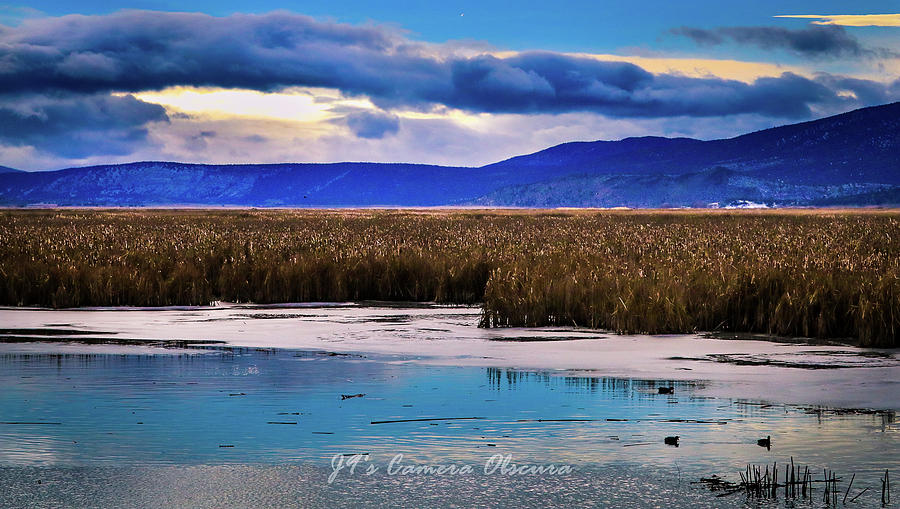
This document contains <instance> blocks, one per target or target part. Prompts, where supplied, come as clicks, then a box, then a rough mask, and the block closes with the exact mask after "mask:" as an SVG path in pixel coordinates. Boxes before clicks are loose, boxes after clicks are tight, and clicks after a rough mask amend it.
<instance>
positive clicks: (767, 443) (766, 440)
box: [756, 435, 772, 450]
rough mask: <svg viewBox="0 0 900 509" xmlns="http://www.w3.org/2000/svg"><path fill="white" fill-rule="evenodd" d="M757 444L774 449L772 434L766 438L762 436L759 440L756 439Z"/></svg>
mask: <svg viewBox="0 0 900 509" xmlns="http://www.w3.org/2000/svg"><path fill="white" fill-rule="evenodd" d="M756 445H758V446H760V447H765V448H766V449H768V450H771V449H772V437H771V435H770V436H767V437H766V438H760V439H759V440H757V441H756Z"/></svg>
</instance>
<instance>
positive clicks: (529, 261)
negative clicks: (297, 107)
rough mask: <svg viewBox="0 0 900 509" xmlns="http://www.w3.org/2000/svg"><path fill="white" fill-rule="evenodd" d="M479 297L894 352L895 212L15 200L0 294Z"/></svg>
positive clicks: (575, 317) (568, 319)
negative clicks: (56, 204)
mask: <svg viewBox="0 0 900 509" xmlns="http://www.w3.org/2000/svg"><path fill="white" fill-rule="evenodd" d="M214 300H224V301H233V302H257V303H272V302H301V301H352V300H397V301H402V300H406V301H435V302H442V303H465V304H472V303H478V302H483V317H482V321H481V325H482V326H485V327H497V326H546V325H551V326H552V325H578V326H586V327H594V328H602V329H609V330H614V331H620V332H629V333H634V332H641V333H675V332H692V331H710V330H727V331H735V332H737V331H745V332H762V333H771V334H778V335H792V336H810V337H821V338H850V339H855V340H857V341H858V342H859V343H860V344H863V345H870V346H897V345H898V344H900V341H898V332H900V214H898V213H897V212H893V211H824V212H814V211H787V212H747V211H744V212H725V211H718V212H687V211H623V212H618V211H468V210H462V211H415V210H344V211H278V210H259V211H233V210H221V211H212V210H183V211H173V210H106V211H89V210H42V211H18V210H10V211H4V212H2V213H0V304H4V305H15V306H23V305H37V306H48V307H57V308H59V307H72V306H108V305H113V306H116V305H137V306H163V305H200V304H207V303H209V302H211V301H214Z"/></svg>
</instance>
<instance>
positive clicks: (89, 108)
mask: <svg viewBox="0 0 900 509" xmlns="http://www.w3.org/2000/svg"><path fill="white" fill-rule="evenodd" d="M898 100H900V1H897V0H893V1H864V0H863V1H858V2H852V3H848V2H846V1H815V2H813V1H779V2H775V1H767V0H766V1H756V2H740V3H738V2H720V1H717V2H712V1H695V2H672V1H670V0H667V1H662V0H643V1H635V2H608V1H598V0H593V1H565V0H563V1H560V2H549V3H548V2H537V1H533V0H523V1H520V2H516V3H514V4H513V3H510V2H495V1H492V0H480V1H470V0H463V1H459V2H455V3H448V2H423V1H421V0H420V1H412V0H407V1H389V0H385V1H380V2H371V1H361V0H345V1H335V0H331V1H328V2H317V1H307V2H302V1H301V2H283V1H278V0H258V1H255V2H252V5H249V6H248V5H247V2H236V1H233V0H217V1H212V0H209V1H193V2H192V1H180V2H175V1H168V0H145V1H141V2H109V1H100V0H88V1H79V2H71V1H59V0H31V1H30V2H29V3H28V5H23V4H5V5H0V165H3V166H9V167H13V168H19V169H25V170H48V169H59V168H65V167H72V166H85V165H92V164H108V163H122V162H131V161H142V160H168V161H181V162H198V163H271V162H334V161H380V162H388V161H392V162H414V163H432V164H445V165H462V166H479V165H483V164H487V163H491V162H495V161H498V160H502V159H505V158H507V157H511V156H514V155H519V154H523V153H530V152H534V151H537V150H540V149H543V148H546V147H548V146H552V145H555V144H558V143H563V142H567V141H579V140H598V139H608V140H613V139H621V138H625V137H629V136H648V135H652V136H672V137H674V136H688V137H694V138H700V139H715V138H722V137H731V136H736V135H739V134H742V133H745V132H750V131H755V130H759V129H765V128H768V127H772V126H777V125H783V124H789V123H795V122H801V121H804V120H810V119H815V118H820V117H823V116H828V115H832V114H837V113H841V112H845V111H849V110H852V109H856V108H860V107H864V106H871V105H877V104H884V103H888V102H894V101H898Z"/></svg>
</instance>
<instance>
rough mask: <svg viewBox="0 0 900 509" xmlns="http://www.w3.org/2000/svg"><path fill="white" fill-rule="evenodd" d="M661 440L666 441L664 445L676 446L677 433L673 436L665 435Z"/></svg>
mask: <svg viewBox="0 0 900 509" xmlns="http://www.w3.org/2000/svg"><path fill="white" fill-rule="evenodd" d="M663 441H664V442H665V443H666V445H674V446H675V447H678V435H676V436H674V437H666V438H665V440H663Z"/></svg>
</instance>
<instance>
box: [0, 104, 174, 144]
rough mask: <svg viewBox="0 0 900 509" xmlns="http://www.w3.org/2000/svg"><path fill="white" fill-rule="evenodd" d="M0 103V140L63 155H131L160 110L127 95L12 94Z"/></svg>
mask: <svg viewBox="0 0 900 509" xmlns="http://www.w3.org/2000/svg"><path fill="white" fill-rule="evenodd" d="M4 99H6V101H4V102H0V143H2V144H6V145H30V146H33V147H35V148H37V149H39V150H43V151H45V152H48V153H52V154H55V155H58V156H62V157H68V158H79V157H85V156H89V155H123V154H130V153H131V152H133V151H134V149H135V148H136V147H138V146H143V145H144V144H145V143H146V141H147V140H146V138H147V130H146V128H145V127H144V126H145V125H146V124H147V123H148V122H166V121H168V117H167V116H166V112H165V109H163V107H162V106H159V105H157V104H149V103H145V102H142V101H139V100H138V99H135V98H134V97H132V96H130V95H126V96H111V95H87V96H85V95H77V96H71V95H67V96H38V95H17V96H15V97H5V98H4Z"/></svg>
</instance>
